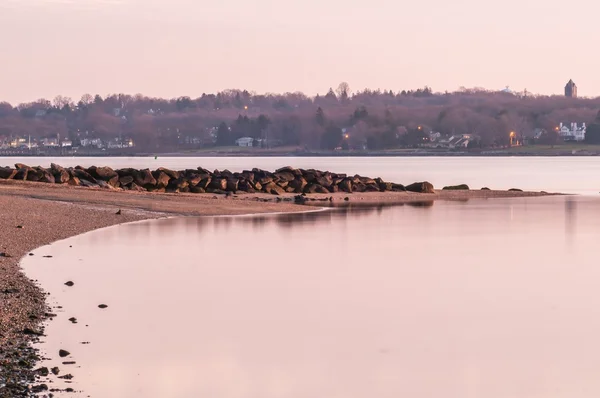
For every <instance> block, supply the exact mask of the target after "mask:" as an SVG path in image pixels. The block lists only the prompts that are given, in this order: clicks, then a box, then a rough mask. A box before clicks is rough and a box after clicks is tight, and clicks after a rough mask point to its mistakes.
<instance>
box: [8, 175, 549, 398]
mask: <svg viewBox="0 0 600 398" xmlns="http://www.w3.org/2000/svg"><path fill="white" fill-rule="evenodd" d="M543 195H545V194H543V193H531V192H507V191H439V192H438V193H436V194H416V193H406V192H385V193H360V194H346V193H337V194H331V195H310V197H311V198H314V199H316V200H315V201H314V202H308V203H307V204H314V205H321V204H323V202H321V201H319V200H327V199H328V198H330V197H331V198H332V202H333V203H345V202H346V201H345V198H346V197H347V198H349V201H350V202H351V203H354V202H361V203H375V202H379V203H381V202H385V203H390V204H391V203H406V202H415V201H433V200H468V199H471V198H498V197H503V198H505V197H524V196H543ZM293 196H294V195H293V194H290V195H284V196H282V197H276V196H273V195H267V194H243V195H234V196H232V197H227V198H226V197H224V196H216V195H213V194H156V193H148V192H119V191H108V190H98V189H91V188H81V187H70V186H64V185H50V184H40V183H28V182H18V181H10V180H9V181H6V180H0V397H18V396H27V395H25V394H26V390H27V385H31V384H32V383H33V382H34V372H32V371H31V369H32V367H33V366H35V362H36V354H35V352H34V351H33V350H32V349H31V348H30V346H29V343H30V342H31V341H32V340H34V339H36V338H38V337H39V336H37V335H36V334H37V333H42V332H43V329H42V326H41V323H42V321H43V320H45V319H47V318H46V315H45V314H46V313H47V311H48V308H47V305H46V303H45V294H44V293H43V292H42V291H41V290H40V289H39V288H38V287H37V286H36V285H35V284H34V283H33V282H34V281H31V280H29V279H28V278H27V277H26V276H25V275H24V274H23V273H22V272H21V271H20V268H19V261H20V259H21V258H22V257H23V256H26V255H27V254H28V253H29V252H30V251H31V250H33V249H34V248H36V247H39V246H42V245H46V244H49V243H52V242H54V241H57V240H61V239H65V238H68V237H71V236H75V235H79V234H82V233H84V232H88V231H91V230H95V229H98V228H104V227H108V226H111V225H116V224H121V223H126V222H132V221H138V220H144V219H152V218H161V217H167V216H174V215H190V216H201V215H239V214H252V213H272V212H299V211H306V206H302V205H298V204H294V203H292V202H291V200H292V198H293ZM117 210H121V214H119V215H118V214H116V213H117Z"/></svg>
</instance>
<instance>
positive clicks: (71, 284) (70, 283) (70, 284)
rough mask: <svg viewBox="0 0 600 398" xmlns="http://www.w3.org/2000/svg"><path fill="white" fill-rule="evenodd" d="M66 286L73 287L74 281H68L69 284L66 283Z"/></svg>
mask: <svg viewBox="0 0 600 398" xmlns="http://www.w3.org/2000/svg"><path fill="white" fill-rule="evenodd" d="M65 285H67V286H69V287H71V286H73V285H75V283H74V282H73V281H68V282H65Z"/></svg>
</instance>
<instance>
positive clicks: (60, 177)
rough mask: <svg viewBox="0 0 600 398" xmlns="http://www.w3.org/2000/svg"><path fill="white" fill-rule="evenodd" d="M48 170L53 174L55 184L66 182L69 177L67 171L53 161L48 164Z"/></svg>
mask: <svg viewBox="0 0 600 398" xmlns="http://www.w3.org/2000/svg"><path fill="white" fill-rule="evenodd" d="M50 172H51V173H52V175H53V176H54V181H55V182H56V183H57V184H66V183H67V182H69V180H70V179H71V175H70V174H69V172H68V171H67V170H66V169H65V168H63V167H61V166H59V165H57V164H55V163H52V164H50Z"/></svg>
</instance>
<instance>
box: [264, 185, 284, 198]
mask: <svg viewBox="0 0 600 398" xmlns="http://www.w3.org/2000/svg"><path fill="white" fill-rule="evenodd" d="M263 190H264V191H265V192H266V193H270V194H272V195H283V194H284V193H285V189H283V188H281V187H280V186H279V185H277V184H275V183H274V182H270V183H268V184H267V185H265V186H264V187H263Z"/></svg>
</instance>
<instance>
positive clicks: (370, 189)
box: [365, 181, 381, 192]
mask: <svg viewBox="0 0 600 398" xmlns="http://www.w3.org/2000/svg"><path fill="white" fill-rule="evenodd" d="M380 191H381V189H380V188H379V184H376V183H375V181H373V183H372V184H366V185H365V192H380Z"/></svg>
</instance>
